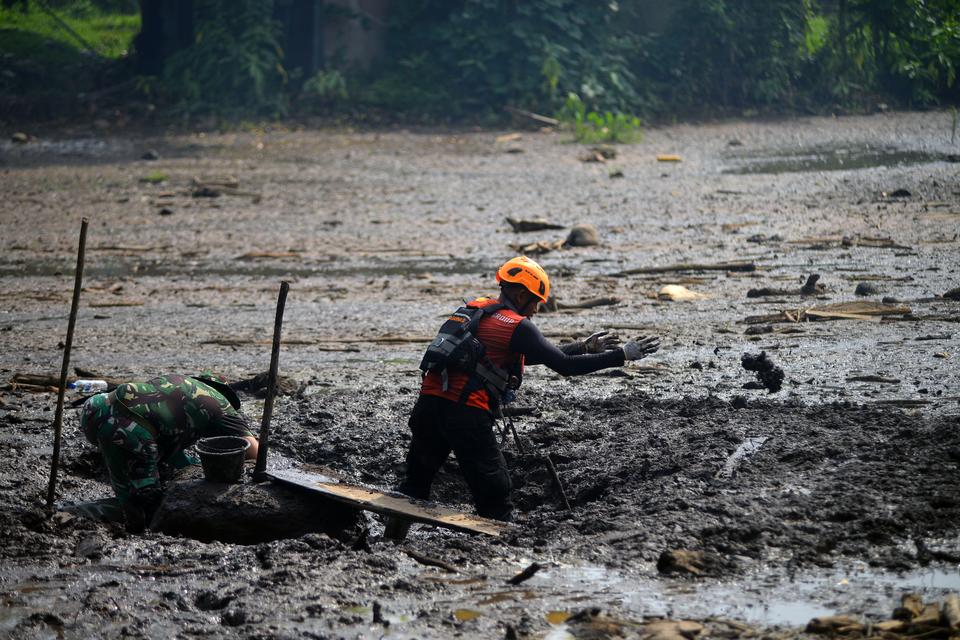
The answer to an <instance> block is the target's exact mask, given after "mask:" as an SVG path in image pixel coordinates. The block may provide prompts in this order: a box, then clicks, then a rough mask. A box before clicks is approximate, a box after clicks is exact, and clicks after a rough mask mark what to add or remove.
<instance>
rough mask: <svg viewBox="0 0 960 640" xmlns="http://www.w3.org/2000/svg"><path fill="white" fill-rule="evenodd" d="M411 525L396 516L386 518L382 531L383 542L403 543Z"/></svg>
mask: <svg viewBox="0 0 960 640" xmlns="http://www.w3.org/2000/svg"><path fill="white" fill-rule="evenodd" d="M411 524H412V523H411V522H410V521H409V520H404V519H403V518H398V517H397V516H390V517H389V518H387V524H386V526H385V527H384V529H383V538H384V540H392V541H394V542H403V541H404V540H405V539H406V537H407V533H408V532H409V531H410V525H411Z"/></svg>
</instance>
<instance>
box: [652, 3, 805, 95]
mask: <svg viewBox="0 0 960 640" xmlns="http://www.w3.org/2000/svg"><path fill="white" fill-rule="evenodd" d="M675 7H676V9H675V11H674V13H673V14H672V16H671V17H670V20H669V22H668V23H667V25H666V26H665V28H664V30H663V31H662V32H661V33H659V34H657V35H656V36H655V37H654V38H653V39H652V42H651V43H650V47H649V50H648V55H647V56H646V58H644V59H641V60H638V63H639V65H640V67H641V72H640V73H639V75H641V76H642V77H645V78H648V79H649V80H650V81H652V82H653V83H655V86H656V91H657V93H659V94H660V95H661V96H663V102H664V103H665V104H669V105H672V107H674V108H676V107H677V106H682V107H686V108H691V107H695V106H697V105H700V106H702V107H707V108H714V109H716V108H731V107H733V108H746V107H752V106H763V107H765V106H777V107H783V106H789V105H790V104H791V103H792V102H793V95H792V94H793V90H794V87H795V80H796V78H797V75H798V69H799V63H800V61H801V59H802V56H803V55H805V52H806V50H807V47H808V44H807V38H808V35H809V34H808V32H807V24H806V14H805V12H804V5H803V3H802V2H798V1H797V0H678V1H677V2H676V3H675Z"/></svg>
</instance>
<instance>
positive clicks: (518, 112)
mask: <svg viewBox="0 0 960 640" xmlns="http://www.w3.org/2000/svg"><path fill="white" fill-rule="evenodd" d="M503 110H504V111H507V112H508V113H512V114H514V115H518V116H522V117H524V118H530V119H531V120H536V121H537V122H542V123H543V124H546V125H550V126H551V127H556V126H557V125H559V124H560V121H559V120H557V119H556V118H551V117H550V116H543V115H540V114H539V113H534V112H532V111H527V110H526V109H518V108H517V107H511V106H510V105H507V106H505V107H504V108H503Z"/></svg>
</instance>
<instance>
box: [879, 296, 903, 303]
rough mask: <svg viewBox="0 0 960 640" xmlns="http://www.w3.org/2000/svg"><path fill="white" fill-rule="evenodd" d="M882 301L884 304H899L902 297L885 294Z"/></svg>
mask: <svg viewBox="0 0 960 640" xmlns="http://www.w3.org/2000/svg"><path fill="white" fill-rule="evenodd" d="M880 302H882V303H884V304H899V302H900V298H894V297H893V296H883V299H882V300H880Z"/></svg>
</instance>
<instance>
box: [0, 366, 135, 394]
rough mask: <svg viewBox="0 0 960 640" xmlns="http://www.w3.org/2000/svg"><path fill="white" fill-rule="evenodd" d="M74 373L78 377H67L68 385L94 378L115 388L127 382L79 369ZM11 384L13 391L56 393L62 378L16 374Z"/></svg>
mask: <svg viewBox="0 0 960 640" xmlns="http://www.w3.org/2000/svg"><path fill="white" fill-rule="evenodd" d="M74 373H76V376H68V377H67V383H70V382H73V381H74V380H76V379H77V378H88V379H89V378H92V379H95V380H106V382H107V386H108V387H109V388H114V387H116V386H117V385H118V384H121V383H122V382H125V381H124V380H121V379H119V378H107V377H104V376H101V375H97V374H95V373H92V372H90V371H86V370H84V369H81V368H79V367H77V368H75V369H74ZM9 382H10V387H11V388H13V389H17V388H22V389H24V390H26V391H48V390H53V391H56V390H57V388H58V387H59V385H60V378H59V376H55V375H53V374H49V373H15V374H13V376H12V377H11V378H10V380H9Z"/></svg>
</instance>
